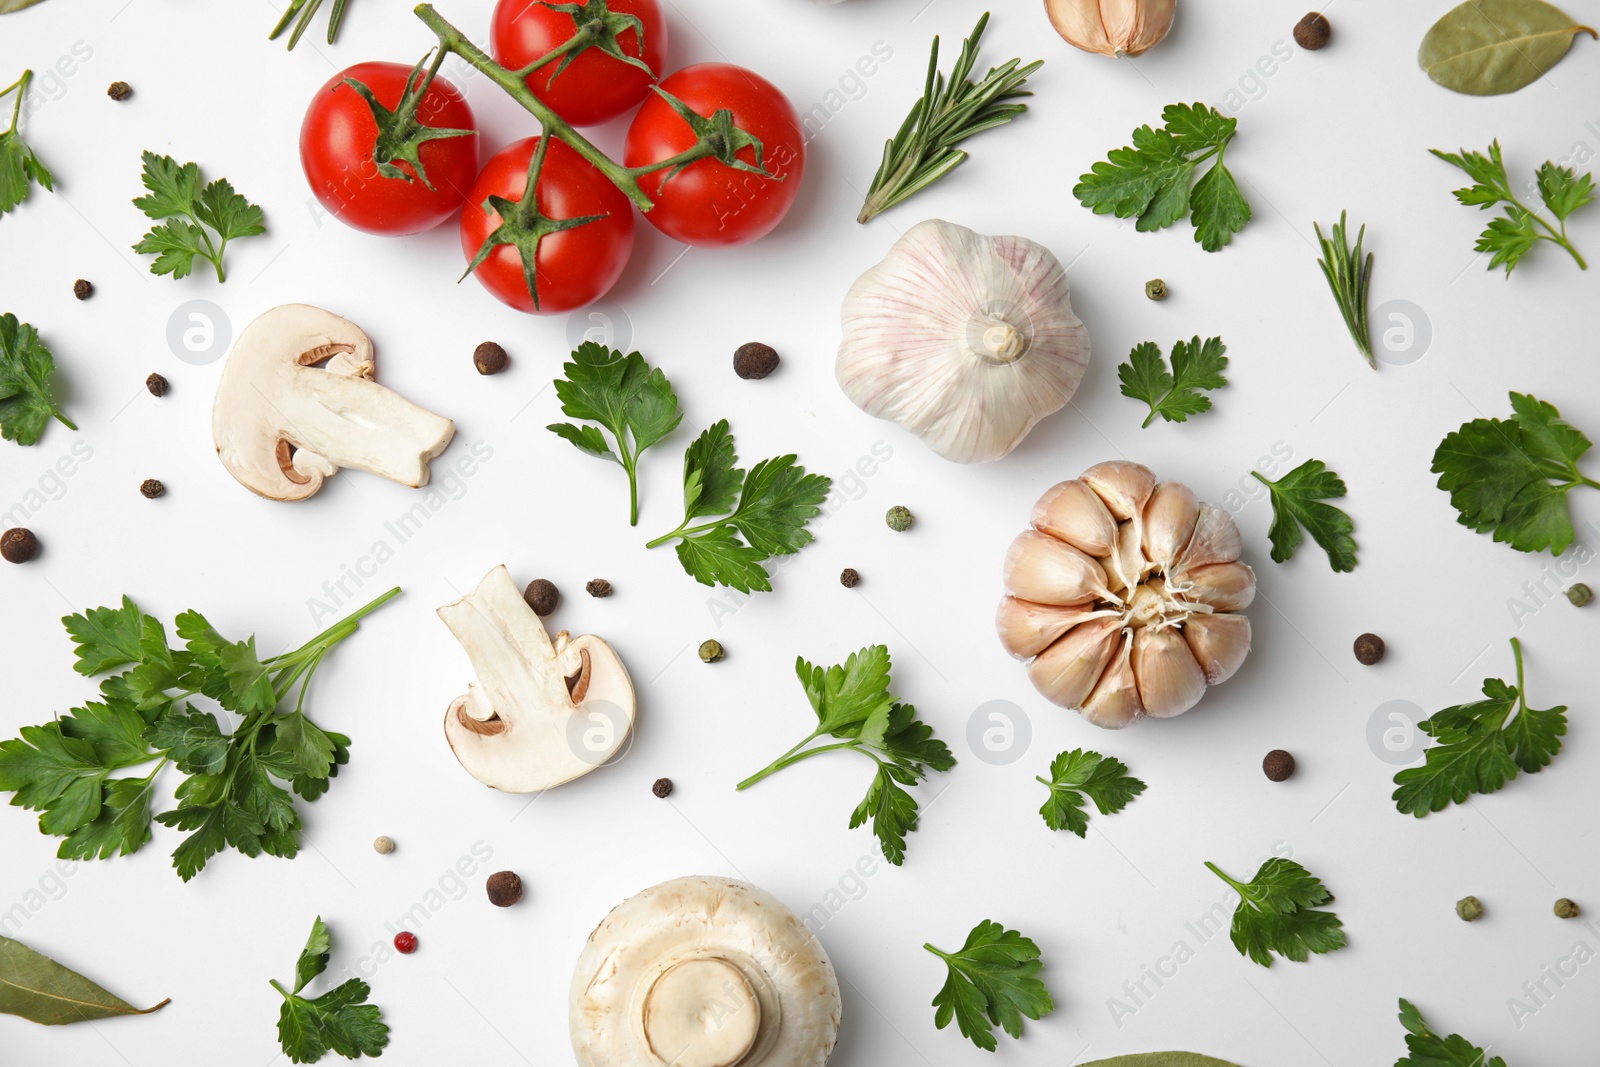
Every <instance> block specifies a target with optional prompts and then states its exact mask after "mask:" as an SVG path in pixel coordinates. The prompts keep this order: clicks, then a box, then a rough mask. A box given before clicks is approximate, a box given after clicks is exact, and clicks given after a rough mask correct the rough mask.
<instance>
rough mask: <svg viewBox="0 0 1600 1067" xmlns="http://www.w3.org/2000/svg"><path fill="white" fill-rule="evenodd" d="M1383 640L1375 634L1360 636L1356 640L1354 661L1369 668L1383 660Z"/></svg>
mask: <svg viewBox="0 0 1600 1067" xmlns="http://www.w3.org/2000/svg"><path fill="white" fill-rule="evenodd" d="M1383 652H1384V647H1383V638H1381V637H1379V636H1378V635H1377V634H1362V635H1361V636H1360V637H1358V638H1356V659H1357V660H1358V661H1359V662H1361V663H1363V664H1365V665H1366V666H1368V667H1370V666H1372V665H1373V664H1374V663H1376V662H1378V661H1379V660H1380V659H1382V658H1383Z"/></svg>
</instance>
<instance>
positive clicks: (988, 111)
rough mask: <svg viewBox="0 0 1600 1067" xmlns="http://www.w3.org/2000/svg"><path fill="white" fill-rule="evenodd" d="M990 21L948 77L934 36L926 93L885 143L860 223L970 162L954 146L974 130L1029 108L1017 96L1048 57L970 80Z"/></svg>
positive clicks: (982, 22) (990, 126)
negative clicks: (976, 79) (942, 67)
mask: <svg viewBox="0 0 1600 1067" xmlns="http://www.w3.org/2000/svg"><path fill="white" fill-rule="evenodd" d="M988 25H989V13H988V12H987V11H986V12H984V14H983V17H981V18H980V19H978V24H977V26H976V27H974V28H973V31H972V34H971V36H969V37H968V38H967V39H966V40H965V41H964V42H962V45H961V55H960V56H959V58H957V59H956V65H955V67H954V68H953V69H952V70H951V71H950V76H949V77H948V78H947V77H945V76H944V75H943V74H940V73H939V38H937V37H935V38H934V39H933V54H932V55H930V56H929V57H928V78H927V83H926V85H925V86H924V87H923V91H922V98H921V99H920V100H918V101H917V102H916V105H915V106H913V107H912V109H911V114H909V115H907V116H906V120H905V122H903V123H902V124H901V125H900V129H899V130H898V131H897V132H896V133H895V135H894V136H893V137H892V138H890V139H889V140H888V142H887V143H885V144H884V146H883V161H882V162H881V163H879V165H878V173H877V174H875V175H873V178H872V185H871V186H870V187H869V188H868V189H867V200H866V203H865V204H863V205H862V206H861V214H860V215H859V216H857V218H856V221H857V222H862V223H865V222H870V221H872V219H873V218H875V217H876V216H877V215H879V214H881V213H882V212H884V211H887V210H888V209H889V208H892V207H894V206H895V205H896V204H898V203H900V202H901V201H904V200H907V199H909V198H910V197H912V196H915V195H916V194H917V193H919V192H921V191H922V190H924V189H926V188H927V187H928V186H930V185H932V184H933V183H934V182H936V181H938V180H939V179H940V178H943V177H944V176H945V175H946V174H949V173H950V172H951V171H953V170H955V169H956V168H957V167H959V166H960V165H961V164H963V163H965V162H966V161H967V153H966V152H965V151H963V150H962V149H959V148H957V147H956V145H958V144H960V143H961V142H963V141H965V140H966V139H967V138H969V137H971V136H973V135H974V134H979V133H982V132H983V131H984V130H992V129H994V128H995V127H996V126H1004V125H1005V124H1006V123H1008V122H1010V121H1011V120H1012V119H1014V118H1016V117H1017V116H1018V115H1020V114H1022V113H1023V112H1025V111H1027V110H1028V105H1027V104H1018V103H1014V101H1016V100H1019V99H1021V98H1022V97H1025V96H1032V95H1033V93H1032V92H1030V91H1029V90H1027V89H1025V88H1023V87H1024V86H1025V85H1026V84H1027V82H1028V78H1029V77H1031V76H1032V75H1033V72H1034V71H1036V70H1038V69H1039V68H1040V67H1042V66H1044V60H1042V59H1041V60H1035V61H1034V62H1032V63H1029V64H1027V65H1026V66H1024V65H1023V63H1022V60H1020V59H1013V60H1010V61H1009V62H1007V63H1004V64H1002V65H1001V66H998V67H995V68H993V69H992V70H990V71H989V73H988V74H986V75H985V76H984V77H983V79H982V80H981V81H974V80H973V79H972V67H973V64H974V63H976V62H977V61H978V45H979V43H980V42H981V41H982V40H983V31H984V29H985V28H986V27H987V26H988Z"/></svg>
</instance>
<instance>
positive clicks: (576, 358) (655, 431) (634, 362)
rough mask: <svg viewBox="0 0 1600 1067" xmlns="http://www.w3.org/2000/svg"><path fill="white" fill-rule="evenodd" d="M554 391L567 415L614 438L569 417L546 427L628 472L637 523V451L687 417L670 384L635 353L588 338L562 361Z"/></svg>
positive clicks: (631, 508) (631, 510) (632, 519)
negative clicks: (561, 376)
mask: <svg viewBox="0 0 1600 1067" xmlns="http://www.w3.org/2000/svg"><path fill="white" fill-rule="evenodd" d="M561 370H562V372H563V373H565V374H566V377H565V378H558V379H556V383H555V386H556V396H557V397H559V398H560V400H561V412H562V414H564V415H566V416H567V417H568V418H573V419H581V420H583V421H585V422H597V423H599V424H600V425H601V426H602V427H604V428H605V429H606V430H607V431H608V432H609V433H610V434H611V438H612V443H610V444H608V443H607V442H606V439H605V437H604V435H602V434H601V433H600V431H599V430H598V429H596V428H595V427H594V426H577V425H574V424H572V423H570V422H561V423H555V424H553V425H551V426H548V427H546V429H548V430H549V431H550V432H551V433H554V434H556V435H557V436H558V437H560V438H562V439H563V440H565V441H570V442H572V444H573V445H575V446H577V447H578V448H579V449H580V450H581V451H584V452H587V453H589V455H591V456H598V457H599V458H601V459H608V460H610V461H612V462H613V463H616V464H618V465H620V466H621V467H622V469H623V470H624V471H626V472H627V475H628V522H629V524H630V525H633V526H637V525H639V456H640V455H641V454H643V452H644V451H645V449H647V448H649V447H650V446H651V445H654V444H656V443H657V442H658V441H660V440H661V439H662V438H664V437H666V436H667V435H668V434H670V433H671V432H672V431H673V430H675V429H677V428H678V424H679V423H681V422H682V421H683V411H682V410H681V409H680V408H679V407H678V397H677V394H676V393H674V392H673V391H672V383H671V382H670V381H668V380H667V376H666V375H665V374H663V373H661V370H660V368H656V367H651V366H650V364H649V363H646V362H645V358H644V357H643V356H641V355H640V354H639V353H637V352H630V353H628V355H626V356H624V355H623V354H622V353H621V352H619V351H617V350H616V349H613V348H607V347H606V346H605V345H603V344H600V343H599V342H596V341H585V342H584V343H583V344H581V345H579V346H578V348H577V350H576V351H574V352H573V353H572V362H570V363H565V364H563V365H562V367H561Z"/></svg>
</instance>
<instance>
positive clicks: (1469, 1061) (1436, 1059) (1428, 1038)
mask: <svg viewBox="0 0 1600 1067" xmlns="http://www.w3.org/2000/svg"><path fill="white" fill-rule="evenodd" d="M1400 1025H1401V1026H1403V1027H1405V1028H1406V1050H1407V1051H1408V1052H1410V1053H1411V1055H1409V1056H1407V1057H1405V1058H1404V1059H1402V1060H1399V1061H1398V1062H1396V1063H1395V1065H1394V1067H1506V1061H1505V1060H1503V1059H1501V1058H1500V1057H1499V1056H1495V1057H1494V1058H1492V1059H1491V1058H1490V1057H1489V1050H1488V1049H1482V1048H1479V1047H1478V1046H1476V1045H1474V1044H1473V1043H1472V1042H1470V1041H1468V1040H1467V1039H1466V1038H1464V1037H1462V1036H1461V1035H1460V1034H1451V1035H1450V1036H1449V1037H1440V1036H1439V1035H1438V1034H1436V1033H1434V1032H1433V1031H1432V1030H1430V1029H1428V1024H1427V1022H1426V1021H1425V1020H1424V1019H1423V1018H1422V1012H1420V1011H1418V1010H1417V1009H1416V1006H1415V1005H1413V1004H1412V1003H1411V1002H1410V1001H1409V1000H1406V999H1404V998H1402V999H1401V1001H1400Z"/></svg>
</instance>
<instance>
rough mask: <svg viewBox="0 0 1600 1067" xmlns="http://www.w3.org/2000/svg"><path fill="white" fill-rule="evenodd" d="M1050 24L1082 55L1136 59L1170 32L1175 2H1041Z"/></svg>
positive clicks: (1175, 6) (1124, 0)
mask: <svg viewBox="0 0 1600 1067" xmlns="http://www.w3.org/2000/svg"><path fill="white" fill-rule="evenodd" d="M1044 6H1045V11H1047V12H1048V13H1049V15H1050V23H1051V25H1053V26H1054V27H1055V28H1056V32H1057V33H1059V34H1060V35H1061V36H1062V38H1063V39H1064V40H1065V41H1066V42H1067V43H1068V44H1071V45H1075V46H1076V47H1078V48H1081V49H1083V50H1084V51H1085V52H1098V53H1099V54H1101V55H1106V56H1137V55H1140V54H1142V53H1144V52H1147V51H1149V50H1150V49H1151V48H1154V47H1155V46H1156V45H1157V44H1159V43H1160V42H1161V39H1162V38H1163V37H1165V36H1166V35H1167V31H1168V30H1170V29H1172V19H1173V16H1174V15H1176V14H1177V7H1178V4H1177V0H1045V5H1044Z"/></svg>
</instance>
